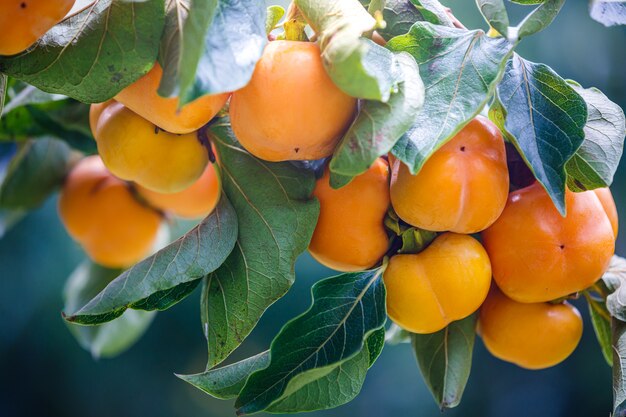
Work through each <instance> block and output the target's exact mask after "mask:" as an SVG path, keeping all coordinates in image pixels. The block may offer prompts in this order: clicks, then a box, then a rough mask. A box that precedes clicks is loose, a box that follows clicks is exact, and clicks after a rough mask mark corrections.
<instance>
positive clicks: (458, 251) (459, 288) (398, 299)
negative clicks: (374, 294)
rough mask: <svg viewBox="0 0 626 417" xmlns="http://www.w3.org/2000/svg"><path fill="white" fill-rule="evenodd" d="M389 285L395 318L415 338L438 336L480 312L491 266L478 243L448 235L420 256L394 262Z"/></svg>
mask: <svg viewBox="0 0 626 417" xmlns="http://www.w3.org/2000/svg"><path fill="white" fill-rule="evenodd" d="M383 280H384V282H385V288H386V291H387V314H388V315H389V318H391V320H393V321H394V322H395V323H396V324H397V325H398V326H400V327H402V328H403V329H405V330H408V331H410V332H413V333H434V332H436V331H439V330H441V329H443V328H444V327H446V326H447V325H448V324H450V323H451V322H452V321H455V320H461V319H463V318H465V317H467V316H469V315H470V314H472V313H473V312H475V311H476V310H477V309H478V308H479V307H480V305H481V304H482V302H483V301H484V300H485V297H486V296H487V293H488V292H489V286H490V283H491V265H490V262H489V257H488V256H487V252H486V251H485V249H484V248H483V247H482V245H481V244H480V243H479V242H478V241H477V240H476V239H474V238H473V237H471V236H468V235H460V234H456V233H444V234H442V235H440V236H438V237H437V238H435V240H434V241H433V242H432V243H431V244H430V246H428V247H427V248H426V249H425V250H423V251H422V252H420V253H418V254H406V255H403V254H399V255H395V256H393V257H392V258H391V260H390V261H389V265H388V266H387V269H386V270H385V272H384V274H383Z"/></svg>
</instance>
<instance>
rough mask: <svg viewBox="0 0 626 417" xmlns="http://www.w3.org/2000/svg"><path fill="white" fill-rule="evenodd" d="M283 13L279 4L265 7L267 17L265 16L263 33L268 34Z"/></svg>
mask: <svg viewBox="0 0 626 417" xmlns="http://www.w3.org/2000/svg"><path fill="white" fill-rule="evenodd" d="M284 15H285V9H283V8H282V7H280V6H276V5H274V6H269V7H268V8H267V17H266V18H265V33H266V34H268V35H269V34H270V32H271V31H273V30H274V29H275V28H276V25H277V24H278V22H280V19H282V18H283V16H284Z"/></svg>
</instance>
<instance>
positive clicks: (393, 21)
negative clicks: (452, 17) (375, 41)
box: [376, 0, 452, 40]
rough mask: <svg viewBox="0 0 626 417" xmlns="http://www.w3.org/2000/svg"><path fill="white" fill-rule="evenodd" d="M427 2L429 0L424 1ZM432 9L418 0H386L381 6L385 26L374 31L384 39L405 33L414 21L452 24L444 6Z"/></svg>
mask: <svg viewBox="0 0 626 417" xmlns="http://www.w3.org/2000/svg"><path fill="white" fill-rule="evenodd" d="M425 3H426V4H428V3H429V2H425ZM439 7H440V9H435V10H434V11H433V10H431V9H429V8H427V7H424V6H422V4H421V2H420V1H419V0H387V1H386V2H385V7H384V8H383V10H382V12H383V19H384V20H385V23H386V25H385V27H384V28H378V29H377V30H376V31H377V32H378V33H379V34H380V35H381V36H382V37H383V38H384V39H386V40H389V39H391V38H393V37H394V36H398V35H404V34H405V33H407V32H408V31H409V30H410V29H411V26H413V23H415V22H430V23H432V24H435V25H445V26H452V24H451V23H449V19H448V17H447V15H445V10H444V7H443V6H441V4H439Z"/></svg>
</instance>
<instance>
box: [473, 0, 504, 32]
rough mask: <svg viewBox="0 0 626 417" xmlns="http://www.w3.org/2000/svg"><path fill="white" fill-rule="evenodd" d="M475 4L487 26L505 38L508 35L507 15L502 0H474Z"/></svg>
mask: <svg viewBox="0 0 626 417" xmlns="http://www.w3.org/2000/svg"><path fill="white" fill-rule="evenodd" d="M476 5H477V6H478V8H479V9H480V13H482V15H483V17H484V18H485V20H486V21H487V23H489V26H491V27H492V28H494V29H495V30H497V31H498V33H499V34H501V35H502V36H504V37H505V38H507V37H508V35H509V15H508V13H507V11H506V6H505V5H504V0H476Z"/></svg>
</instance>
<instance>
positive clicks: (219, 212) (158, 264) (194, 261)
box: [66, 195, 237, 325]
mask: <svg viewBox="0 0 626 417" xmlns="http://www.w3.org/2000/svg"><path fill="white" fill-rule="evenodd" d="M236 238H237V216H236V214H235V210H234V209H233V207H232V205H231V204H230V202H229V201H228V198H226V196H224V195H222V197H221V198H220V201H219V203H218V205H217V207H216V208H215V210H214V211H213V212H212V213H211V214H210V215H208V216H207V217H206V218H205V219H204V220H202V221H201V222H200V224H198V225H197V226H196V227H194V228H193V229H191V230H190V231H189V232H188V233H186V234H185V235H184V236H183V237H181V238H180V239H178V240H176V241H175V242H173V243H171V244H170V245H168V246H166V247H165V248H163V249H161V250H160V251H158V252H157V253H155V254H154V255H152V256H150V257H148V258H146V259H144V260H143V261H141V262H139V263H138V264H136V265H134V266H133V267H131V268H130V269H128V270H127V271H125V272H124V273H122V274H121V275H120V276H119V277H117V278H116V279H115V280H113V281H112V282H111V283H110V284H109V285H107V286H106V288H105V289H104V290H102V291H101V292H100V293H98V294H97V295H96V296H95V297H94V298H92V299H91V301H89V302H88V303H87V304H86V305H85V306H83V307H82V308H80V309H79V310H78V311H77V312H75V313H72V314H71V315H69V316H67V317H66V320H68V321H70V322H75V323H79V324H88V325H89V324H100V323H104V322H107V321H111V320H113V319H115V318H117V317H119V316H120V315H122V314H123V313H124V311H126V309H128V308H134V309H137V310H165V309H167V308H169V307H171V306H172V305H174V304H175V303H177V302H178V301H180V300H182V299H183V298H184V297H186V296H187V295H189V293H191V291H193V289H194V288H195V287H196V286H197V285H198V283H199V282H200V278H202V277H204V276H205V275H207V274H208V273H210V272H212V271H214V270H215V269H217V268H218V267H219V266H220V265H221V264H222V263H223V262H224V260H225V259H226V257H227V256H228V254H230V252H231V251H232V250H233V247H234V245H235V241H236Z"/></svg>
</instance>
